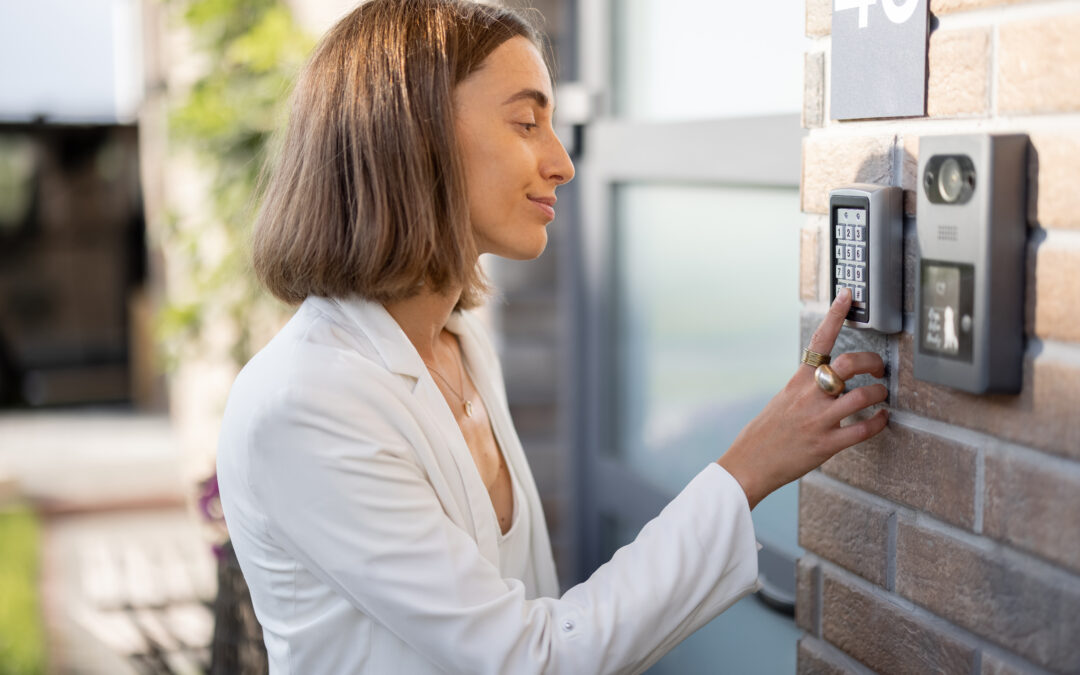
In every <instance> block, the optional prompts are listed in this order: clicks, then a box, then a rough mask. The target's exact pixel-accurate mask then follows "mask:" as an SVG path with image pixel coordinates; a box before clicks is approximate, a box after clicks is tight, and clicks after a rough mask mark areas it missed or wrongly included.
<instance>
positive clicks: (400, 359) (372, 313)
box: [332, 298, 499, 567]
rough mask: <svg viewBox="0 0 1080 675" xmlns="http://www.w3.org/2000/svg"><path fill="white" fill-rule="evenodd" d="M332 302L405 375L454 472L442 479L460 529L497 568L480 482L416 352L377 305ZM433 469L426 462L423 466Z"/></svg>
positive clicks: (493, 537)
mask: <svg viewBox="0 0 1080 675" xmlns="http://www.w3.org/2000/svg"><path fill="white" fill-rule="evenodd" d="M332 302H334V303H336V304H337V305H338V306H339V307H340V308H341V310H342V311H343V312H344V313H345V315H346V316H348V317H349V318H350V319H351V320H352V321H353V323H355V324H356V325H357V326H358V327H359V328H360V330H361V331H363V333H364V335H366V336H367V338H368V339H369V340H370V341H371V343H372V345H373V346H374V347H375V350H376V351H377V352H378V353H379V356H380V357H381V358H382V360H383V362H384V364H385V365H386V368H387V369H388V370H389V371H391V372H394V373H397V374H399V375H403V376H405V377H408V378H410V379H411V382H412V395H413V397H414V399H413V401H412V404H413V405H414V410H415V414H416V416H417V417H418V418H419V419H421V420H424V421H426V422H427V424H425V426H426V427H427V428H430V429H433V430H434V431H435V435H436V436H437V437H436V438H433V439H431V440H432V443H431V446H432V447H431V450H432V451H433V452H436V453H439V452H440V447H441V448H445V450H444V451H442V452H445V453H447V454H449V455H450V457H451V458H452V459H453V465H454V466H455V468H456V474H457V475H456V476H454V477H453V479H452V477H450V476H444V477H445V478H446V479H447V480H448V481H449V482H451V483H453V484H454V485H456V487H457V489H456V490H455V493H456V495H457V500H458V504H457V506H458V507H460V508H461V510H463V511H464V512H466V513H468V514H469V516H470V519H471V522H470V523H468V525H469V526H470V527H471V531H469V530H466V531H467V532H469V534H470V535H471V536H472V537H473V538H474V539H475V540H476V543H477V545H478V547H479V548H480V552H481V554H482V555H483V556H484V557H485V558H487V559H488V560H489V561H491V563H492V564H493V565H495V566H496V567H497V566H498V564H499V547H498V535H497V532H496V522H495V518H494V517H492V516H491V497H490V496H489V495H488V493H487V489H485V488H484V484H483V481H481V480H480V474H479V471H478V470H477V468H476V462H475V461H474V460H473V457H472V453H471V452H470V451H469V448H468V446H467V445H466V444H465V437H464V436H463V435H462V433H461V428H460V427H459V426H458V424H457V420H455V419H454V415H453V413H452V412H451V410H450V407H449V406H448V405H447V404H446V399H445V398H444V397H443V395H442V392H441V391H440V390H439V387H438V386H437V385H436V384H435V380H434V379H432V376H431V373H430V372H429V371H428V369H427V366H426V365H425V364H424V361H423V359H421V358H420V354H419V353H417V351H416V348H415V347H414V346H413V344H412V342H410V341H409V338H408V336H407V335H405V332H404V331H403V330H401V327H400V326H399V325H398V323H397V321H395V320H394V317H392V316H390V313H389V312H387V311H386V308H385V307H383V306H382V305H381V304H379V303H377V302H370V301H367V300H361V299H358V298H350V299H343V298H337V299H334V300H333V301H332ZM454 316H456V313H455V315H454ZM463 342H464V341H463ZM466 358H469V357H468V355H466ZM419 450H420V449H418V451H419ZM425 464H426V463H425ZM433 468H435V467H430V466H429V467H428V470H429V471H431V470H432V469H433ZM455 479H456V480H455Z"/></svg>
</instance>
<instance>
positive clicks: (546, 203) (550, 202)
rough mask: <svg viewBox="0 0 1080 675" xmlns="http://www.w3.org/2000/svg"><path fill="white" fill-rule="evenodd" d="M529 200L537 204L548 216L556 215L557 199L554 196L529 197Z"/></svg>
mask: <svg viewBox="0 0 1080 675" xmlns="http://www.w3.org/2000/svg"><path fill="white" fill-rule="evenodd" d="M529 201H531V202H532V203H533V204H536V205H537V207H539V208H540V209H541V210H542V211H543V212H544V213H545V214H547V217H548V218H554V217H555V202H556V201H557V200H556V198H555V197H554V196H551V197H529Z"/></svg>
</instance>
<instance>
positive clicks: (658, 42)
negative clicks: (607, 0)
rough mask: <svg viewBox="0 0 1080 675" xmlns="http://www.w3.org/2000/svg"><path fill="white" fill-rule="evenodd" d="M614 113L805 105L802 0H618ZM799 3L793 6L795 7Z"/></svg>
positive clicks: (690, 113) (711, 112)
mask: <svg viewBox="0 0 1080 675" xmlns="http://www.w3.org/2000/svg"><path fill="white" fill-rule="evenodd" d="M611 5H612V12H613V13H614V16H613V20H614V28H615V30H614V35H613V38H614V39H613V48H614V53H613V55H612V56H613V64H614V73H613V75H614V78H615V112H616V114H617V115H619V116H620V117H628V118H633V119H642V120H686V119H700V118H715V117H745V116H752V115H771V114H781V113H796V112H799V111H800V110H801V109H802V76H803V52H804V51H805V50H806V49H807V47H808V45H809V41H808V40H807V39H806V37H805V35H804V31H805V25H804V22H805V17H804V16H803V12H802V11H797V10H799V9H800V8H801V7H802V5H801V4H799V5H797V6H796V5H794V4H792V5H790V6H788V5H786V4H785V5H783V6H780V7H778V6H777V5H776V4H775V3H771V2H746V1H745V0H740V1H738V2H736V1H735V0H619V1H618V2H613V3H611ZM793 10H795V11H793Z"/></svg>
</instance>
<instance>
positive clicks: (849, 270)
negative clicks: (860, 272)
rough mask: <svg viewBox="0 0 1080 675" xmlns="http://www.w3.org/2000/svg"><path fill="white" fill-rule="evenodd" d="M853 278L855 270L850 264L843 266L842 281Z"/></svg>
mask: <svg viewBox="0 0 1080 675" xmlns="http://www.w3.org/2000/svg"><path fill="white" fill-rule="evenodd" d="M854 278H855V271H854V270H853V269H852V268H851V265H845V266H844V281H851V280H852V279H854Z"/></svg>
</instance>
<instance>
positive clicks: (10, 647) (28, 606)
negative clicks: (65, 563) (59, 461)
mask: <svg viewBox="0 0 1080 675" xmlns="http://www.w3.org/2000/svg"><path fill="white" fill-rule="evenodd" d="M38 542H39V536H38V524H37V520H36V518H35V517H34V514H33V513H32V512H31V511H30V510H28V509H25V508H19V509H14V510H6V511H0V675H36V674H37V673H43V672H44V671H45V641H44V636H43V631H42V622H41V607H40V604H39V597H38Z"/></svg>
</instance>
